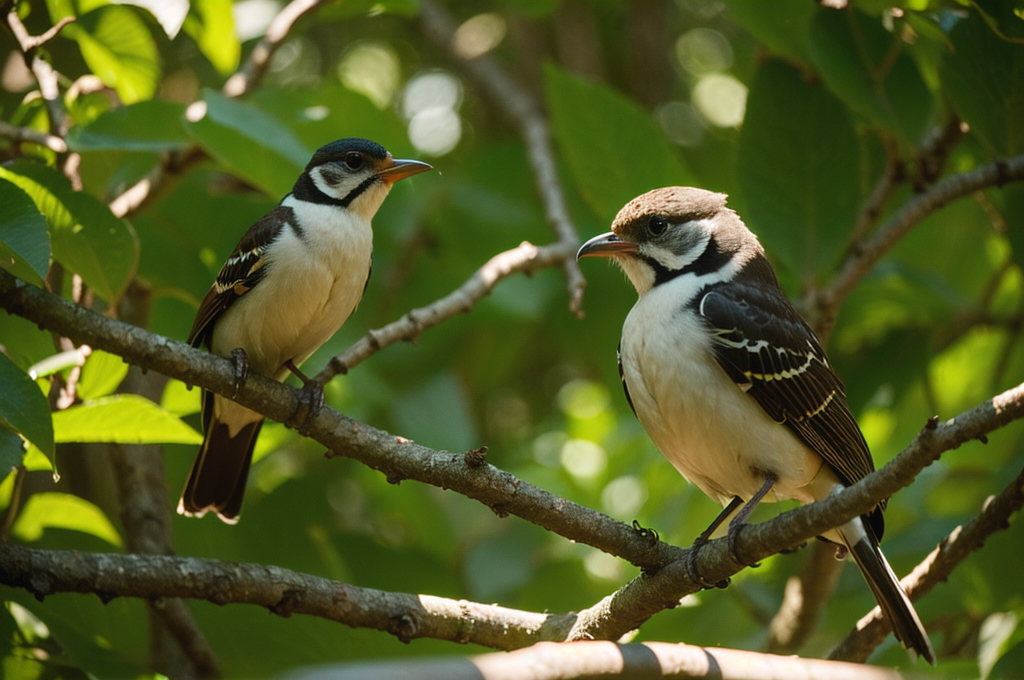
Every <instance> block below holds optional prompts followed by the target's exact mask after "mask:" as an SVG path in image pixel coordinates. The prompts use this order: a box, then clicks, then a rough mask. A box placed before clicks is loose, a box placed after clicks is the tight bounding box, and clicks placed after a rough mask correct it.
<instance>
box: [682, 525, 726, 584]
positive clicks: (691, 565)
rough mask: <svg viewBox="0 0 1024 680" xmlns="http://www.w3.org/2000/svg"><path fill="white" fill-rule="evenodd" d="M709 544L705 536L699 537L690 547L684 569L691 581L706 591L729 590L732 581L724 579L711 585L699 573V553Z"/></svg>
mask: <svg viewBox="0 0 1024 680" xmlns="http://www.w3.org/2000/svg"><path fill="white" fill-rule="evenodd" d="M707 544H708V539H707V538H706V537H704V536H698V537H697V540H695V541H694V542H693V545H692V546H690V552H689V553H687V555H686V558H685V559H684V560H683V568H684V569H685V570H686V575H687V576H688V577H689V579H690V580H691V581H693V582H694V583H696V584H697V585H699V586H700V587H701V588H703V589H705V590H711V589H712V588H728V587H729V583H730V582H731V580H730V579H728V578H724V579H722V580H721V581H718V582H717V583H711V582H710V581H708V580H706V579H705V578H704V576H703V575H702V574H701V573H700V572H699V571H697V553H699V552H700V551H701V549H702V548H704V546H705V545H707Z"/></svg>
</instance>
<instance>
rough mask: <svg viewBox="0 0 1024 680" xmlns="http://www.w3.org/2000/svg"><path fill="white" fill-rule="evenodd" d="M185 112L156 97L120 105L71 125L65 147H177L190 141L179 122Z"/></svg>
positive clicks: (136, 148)
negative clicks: (87, 122)
mask: <svg viewBox="0 0 1024 680" xmlns="http://www.w3.org/2000/svg"><path fill="white" fill-rule="evenodd" d="M184 111H185V107H184V106H183V105H181V104H176V103H174V102H165V101H160V100H155V99H154V100H152V101H144V102H139V103H138V104H132V105H130V106H122V107H120V108H117V109H114V110H113V111H108V112H106V113H104V114H101V115H100V116H99V117H98V118H97V119H96V120H94V121H93V122H91V123H89V124H88V125H86V126H84V127H76V128H72V130H71V132H70V133H69V134H68V138H67V140H68V146H69V147H71V149H73V150H75V151H100V150H123V151H168V150H171V149H180V148H181V147H183V146H185V145H187V144H188V142H189V136H188V134H186V133H185V130H184V128H183V127H182V124H181V114H182V113H183V112H184Z"/></svg>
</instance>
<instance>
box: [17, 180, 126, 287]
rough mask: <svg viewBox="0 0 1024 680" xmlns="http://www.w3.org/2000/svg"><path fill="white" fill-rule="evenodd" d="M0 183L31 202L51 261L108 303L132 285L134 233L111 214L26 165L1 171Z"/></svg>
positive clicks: (96, 201) (83, 195) (67, 186)
mask: <svg viewBox="0 0 1024 680" xmlns="http://www.w3.org/2000/svg"><path fill="white" fill-rule="evenodd" d="M0 178H3V179H6V180H8V181H10V182H12V183H13V184H16V185H18V186H19V187H20V188H21V189H22V190H23V191H24V192H25V193H27V194H28V195H29V196H31V197H32V200H33V201H35V204H36V207H38V208H39V211H40V212H42V213H43V215H45V216H46V221H47V224H48V225H49V227H50V242H51V245H52V248H53V257H54V259H56V260H57V261H58V262H60V263H61V264H63V265H64V266H65V267H67V268H68V269H69V270H71V271H72V272H75V273H77V274H80V275H81V277H82V279H84V280H85V282H86V283H87V284H89V286H90V287H91V288H92V289H93V290H94V291H96V293H97V294H98V295H99V296H100V297H102V298H103V299H105V300H107V301H113V300H116V299H117V297H118V296H119V295H120V294H121V292H122V291H123V290H124V288H125V286H127V285H128V282H129V281H130V280H131V277H132V274H133V273H134V272H135V266H136V264H137V261H138V257H139V242H138V238H137V237H136V235H135V230H134V229H132V227H131V225H130V224H128V223H127V222H125V221H124V220H121V219H118V218H117V217H114V214H113V213H111V212H110V208H108V207H107V206H106V204H105V203H102V202H100V201H98V200H97V199H95V198H94V197H92V196H90V195H89V194H85V193H82V192H80V191H74V190H72V188H71V185H70V184H69V183H68V180H67V178H65V177H64V176H63V175H61V174H60V173H59V172H57V171H56V170H54V169H52V168H48V167H45V166H42V165H37V164H35V163H29V162H27V161H15V162H14V163H13V164H11V165H10V166H7V167H0Z"/></svg>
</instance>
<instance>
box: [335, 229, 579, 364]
mask: <svg viewBox="0 0 1024 680" xmlns="http://www.w3.org/2000/svg"><path fill="white" fill-rule="evenodd" d="M575 254H576V246H575V245H571V244H570V245H567V244H565V243H561V242H559V243H553V244H551V245H546V246H540V247H538V246H535V245H533V244H532V243H528V242H526V241H524V242H523V243H521V244H519V245H518V246H517V247H515V248H513V249H511V250H506V251H505V252H503V253H498V254H497V255H495V256H494V257H492V258H491V259H490V260H488V261H487V262H486V263H484V265H483V266H482V267H480V268H479V269H477V270H476V271H475V272H474V273H473V275H472V276H471V277H469V279H467V280H466V282H465V283H463V284H462V285H461V286H459V287H458V288H456V289H455V290H454V291H452V292H451V293H449V294H448V295H446V296H445V297H443V298H441V299H440V300H437V301H435V302H432V303H431V304H429V305H427V306H426V307H420V308H419V309H414V310H412V311H410V312H407V313H406V314H405V315H404V316H403V317H402V318H400V319H399V320H398V321H393V322H391V323H389V324H388V325H387V326H384V327H383V328H378V329H376V330H371V331H370V332H368V333H367V334H366V335H364V336H363V337H362V338H360V339H359V340H358V341H356V343H355V344H353V345H352V346H351V347H349V348H348V349H346V350H345V351H344V352H342V353H341V354H339V355H337V356H335V357H333V358H331V360H330V361H329V362H328V363H327V366H326V367H325V368H324V370H322V371H320V373H319V374H317V376H316V380H318V381H319V382H320V383H321V384H325V383H327V382H328V381H329V380H331V379H332V378H334V376H336V375H338V374H339V373H341V374H345V373H348V372H349V371H350V370H352V368H353V367H355V366H356V365H357V364H359V363H362V362H363V361H366V360H367V359H369V358H370V357H371V356H373V355H374V354H376V353H377V352H379V351H380V350H382V349H384V348H385V347H390V346H391V345H393V344H395V343H397V342H400V341H403V340H404V341H406V342H411V341H413V340H415V339H416V338H418V337H419V335H420V334H421V333H422V332H423V331H425V330H427V329H428V328H433V327H434V326H436V325H438V324H439V323H441V322H442V321H444V320H446V319H450V318H451V317H453V316H455V315H456V314H462V313H465V312H468V311H470V310H471V309H472V308H473V305H475V304H476V303H477V302H479V301H480V300H482V299H483V298H484V297H485V296H487V295H489V294H490V292H491V291H492V290H494V286H496V285H497V284H498V282H499V281H501V280H502V279H504V278H506V277H508V276H511V275H512V274H515V273H517V272H524V273H527V274H528V273H531V272H534V271H537V270H538V269H543V268H545V267H550V266H552V265H555V264H558V263H559V262H562V261H564V260H565V258H566V257H571V256H575Z"/></svg>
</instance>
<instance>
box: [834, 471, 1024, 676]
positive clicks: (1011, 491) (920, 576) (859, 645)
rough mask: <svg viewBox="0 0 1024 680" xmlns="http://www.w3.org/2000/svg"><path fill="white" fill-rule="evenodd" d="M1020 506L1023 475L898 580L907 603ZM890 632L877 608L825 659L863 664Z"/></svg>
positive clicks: (1004, 523) (941, 577) (944, 575)
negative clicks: (903, 590) (908, 597)
mask: <svg viewBox="0 0 1024 680" xmlns="http://www.w3.org/2000/svg"><path fill="white" fill-rule="evenodd" d="M1022 506H1024V471H1021V473H1020V474H1019V475H1017V477H1016V478H1015V479H1014V480H1013V481H1012V482H1011V483H1010V484H1009V485H1008V486H1007V487H1006V488H1005V489H1003V490H1002V491H1001V492H1000V493H999V495H998V496H989V498H988V499H987V500H986V501H985V504H984V506H983V507H982V509H981V512H979V513H978V515H977V516H976V517H975V518H974V519H972V520H971V521H970V522H968V523H967V524H966V525H963V526H958V527H957V528H956V529H954V530H953V531H952V532H951V533H950V534H949V535H948V536H946V538H944V539H942V542H941V543H939V545H938V547H937V548H935V550H933V551H932V552H931V553H930V554H929V555H928V557H926V558H925V559H924V560H923V561H922V562H921V563H920V564H919V565H917V566H916V567H915V568H914V570H913V571H912V572H910V574H908V575H907V576H906V577H904V579H903V580H902V583H903V587H904V588H906V590H907V593H908V594H909V595H910V597H911V599H913V600H917V599H920V598H921V597H923V596H924V595H926V594H927V593H928V592H929V591H931V589H932V588H934V587H935V586H937V585H938V584H940V583H942V582H944V581H946V579H948V578H949V575H950V573H951V572H952V571H953V569H954V568H956V566H957V565H959V564H960V563H961V562H962V561H964V560H965V559H966V558H967V557H968V556H970V555H971V554H972V553H973V552H974V551H976V550H979V549H980V548H981V547H982V546H983V545H984V544H985V541H986V540H988V538H989V537H990V536H991V535H992V534H994V533H996V532H997V531H1002V530H1003V529H1005V528H1006V527H1007V523H1008V522H1009V520H1010V517H1011V516H1013V515H1014V514H1015V513H1017V512H1018V511H1019V510H1020V509H1021V507H1022ZM890 630H892V628H891V627H890V626H889V623H888V622H887V621H886V620H885V618H884V617H883V616H882V614H881V611H880V610H879V609H878V607H875V608H874V609H872V610H871V611H870V612H868V614H867V615H866V616H864V618H862V619H861V620H860V621H858V622H857V625H856V627H855V628H854V630H853V631H852V632H851V633H850V634H849V635H848V636H847V637H846V639H845V640H843V641H842V643H840V644H839V645H838V646H837V647H836V648H835V649H834V650H833V651H832V653H831V654H830V655H829V658H831V659H840V660H845V661H865V660H866V659H867V658H868V656H869V655H870V654H871V652H872V651H874V649H875V648H876V647H878V645H880V644H882V641H883V640H885V637H886V636H887V635H888V634H889V631H890Z"/></svg>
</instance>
